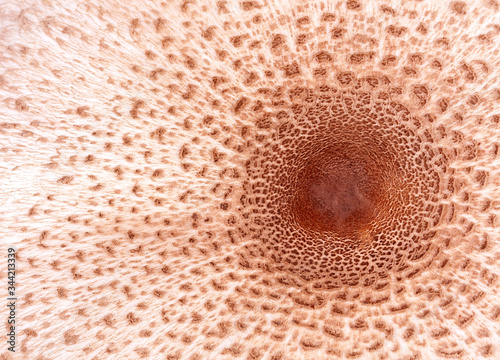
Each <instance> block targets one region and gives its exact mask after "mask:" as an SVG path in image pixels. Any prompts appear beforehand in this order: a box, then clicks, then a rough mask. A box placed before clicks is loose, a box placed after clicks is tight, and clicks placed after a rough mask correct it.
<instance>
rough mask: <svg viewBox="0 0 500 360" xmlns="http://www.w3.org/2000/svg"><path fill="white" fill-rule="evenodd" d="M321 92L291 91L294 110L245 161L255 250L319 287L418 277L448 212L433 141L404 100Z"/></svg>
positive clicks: (246, 206)
mask: <svg viewBox="0 0 500 360" xmlns="http://www.w3.org/2000/svg"><path fill="white" fill-rule="evenodd" d="M348 75H349V76H351V77H352V74H349V73H340V74H339V82H341V83H342V81H343V80H345V79H344V78H345V77H346V76H348ZM353 80H354V79H350V81H349V82H353V83H354V81H353ZM321 90H322V91H320V90H312V89H310V90H307V89H303V88H296V89H293V90H290V91H289V97H290V99H292V102H291V103H290V104H289V106H290V109H291V110H290V111H289V116H288V117H286V116H283V114H282V113H283V111H281V115H280V116H277V117H276V119H269V122H270V123H273V121H274V123H276V124H278V125H277V126H276V128H275V130H273V131H271V134H270V135H269V136H267V137H266V138H265V139H266V140H264V142H263V143H262V144H261V146H259V147H258V148H256V149H255V150H254V151H253V154H252V156H251V158H250V160H249V161H247V164H246V170H247V182H246V183H245V184H246V185H245V187H244V188H245V189H244V191H245V195H244V196H243V197H242V201H243V205H244V206H243V209H244V210H241V212H242V214H243V218H246V219H247V221H246V223H245V228H246V229H245V230H244V231H245V234H246V233H248V232H250V233H251V234H253V235H252V238H253V239H254V240H255V242H254V245H255V246H256V248H257V249H258V250H256V251H255V252H254V255H255V256H256V257H259V258H260V260H264V262H265V263H266V264H267V265H261V266H265V267H266V268H268V269H272V271H276V272H278V273H279V272H283V273H287V274H289V275H292V276H295V277H296V280H294V281H292V283H293V282H295V283H296V284H297V283H300V282H301V281H305V282H312V283H313V287H314V288H316V289H335V288H339V287H341V286H358V285H362V286H372V287H373V288H377V286H379V285H381V283H382V282H384V281H386V280H387V276H388V274H389V273H391V272H392V273H394V272H401V271H405V273H406V274H407V276H410V277H413V276H418V273H419V272H420V271H421V268H420V267H417V262H418V261H419V260H421V259H423V258H425V256H426V253H427V252H428V250H429V249H430V246H431V244H432V239H433V237H434V235H435V232H433V231H432V226H434V225H435V224H437V222H438V220H439V217H440V213H441V211H442V206H441V207H440V206H438V204H437V203H436V199H437V198H439V196H436V195H438V194H439V187H440V176H439V174H437V173H436V172H435V171H434V170H433V166H432V161H434V159H433V157H432V156H429V155H428V154H429V153H430V154H433V153H434V152H432V150H431V149H430V146H431V145H432V143H431V142H432V139H430V142H429V139H426V138H425V137H423V136H420V135H417V131H416V130H417V129H415V128H414V127H413V128H412V127H411V126H410V124H411V123H414V122H415V121H414V120H415V119H413V117H412V116H411V114H410V113H409V111H408V110H407V109H406V108H405V107H404V106H403V105H401V104H398V103H395V102H390V101H389V100H388V99H380V98H376V97H374V96H372V95H371V94H370V93H366V92H361V91H357V92H356V91H352V90H351V91H346V90H344V91H340V90H337V89H333V88H321ZM382 98H384V97H382ZM279 119H282V120H279ZM283 119H284V120H283ZM287 119H288V120H287ZM429 150H431V151H429ZM437 155H438V152H436V157H437ZM441 161H443V162H444V161H445V159H441ZM443 170H444V172H445V171H446V163H445V162H444V163H443ZM432 219H434V220H432ZM436 219H437V220H436ZM256 254H258V255H256Z"/></svg>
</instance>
